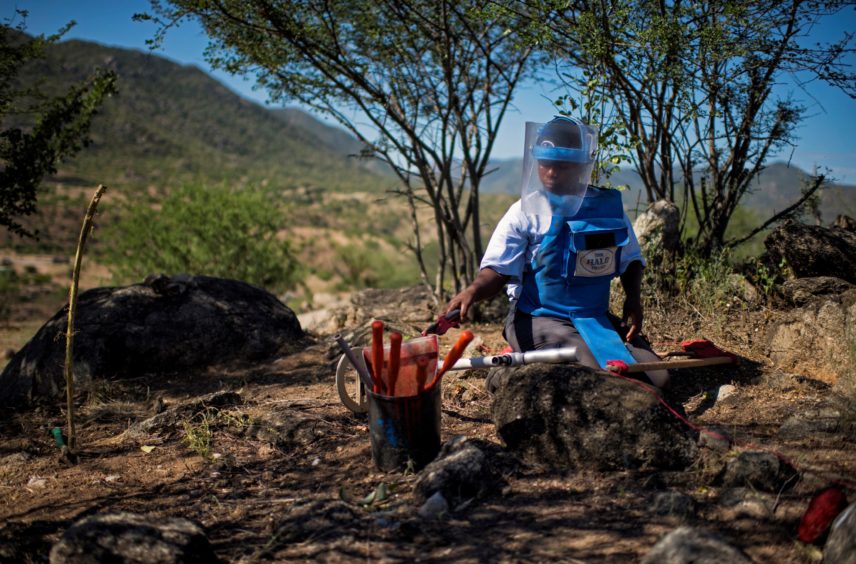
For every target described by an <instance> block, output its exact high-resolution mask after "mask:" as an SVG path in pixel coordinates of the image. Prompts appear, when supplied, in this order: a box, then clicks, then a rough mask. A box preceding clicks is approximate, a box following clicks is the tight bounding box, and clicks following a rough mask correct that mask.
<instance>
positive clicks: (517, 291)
mask: <svg viewBox="0 0 856 564" xmlns="http://www.w3.org/2000/svg"><path fill="white" fill-rule="evenodd" d="M596 152H597V130H596V129H595V128H593V127H591V126H588V125H586V124H584V123H582V122H581V121H579V120H576V119H573V118H568V117H556V118H554V119H553V120H552V121H550V122H548V123H546V124H537V123H532V122H527V124H526V152H525V154H524V162H523V182H522V190H521V195H520V200H518V201H517V202H515V203H514V204H513V205H512V206H511V208H509V210H508V211H507V212H506V214H505V216H504V217H503V218H502V219H501V220H500V222H499V224H498V225H497V227H496V230H495V231H494V233H493V236H492V237H491V239H490V243H488V246H487V250H486V252H485V255H484V258H483V259H482V262H481V267H480V270H479V273H478V275H477V276H476V279H475V281H474V282H473V283H472V284H471V285H470V286H468V287H467V288H466V289H464V290H463V291H462V292H461V293H459V294H458V295H457V296H455V297H454V298H452V300H451V301H450V302H449V303H448V304H447V305H446V308H445V310H444V313H445V312H449V311H452V310H454V309H460V310H461V317H462V318H463V317H465V316H466V314H467V310H468V309H469V308H470V306H471V305H472V304H473V303H475V302H477V301H479V300H483V299H486V298H490V297H493V296H494V295H496V294H497V293H499V292H500V291H501V290H502V288H503V286H506V285H507V292H508V296H509V298H510V301H511V308H510V312H509V315H508V318H507V319H506V323H505V329H504V331H503V335H504V336H505V338H506V340H507V341H508V343H509V344H510V345H511V347H512V348H513V349H514V350H515V351H517V352H526V351H531V350H539V349H550V348H558V347H568V346H575V347H577V358H578V361H579V362H580V363H581V364H583V365H586V366H589V367H592V368H606V363H607V361H609V360H620V361H623V362H626V363H627V364H632V363H635V362H649V361H654V360H659V359H658V357H657V356H656V355H655V354H654V353H653V352H652V351H651V350H650V348H648V346H647V343H645V341H644V339H642V338H641V335H640V333H641V330H642V319H643V313H642V303H641V298H640V287H641V283H642V269H643V268H644V267H645V260H644V258H643V257H642V253H641V251H640V249H639V243H638V242H637V240H636V235H635V233H634V232H633V227H632V226H631V224H630V220H629V219H628V218H627V215H626V214H625V213H624V208H623V206H622V203H621V193H620V192H618V191H617V190H609V189H603V188H598V187H595V186H590V185H589V180H590V178H591V173H592V168H593V167H594V161H595V154H596ZM616 276H619V277H620V279H621V285H622V287H623V288H624V293H625V301H624V311H623V315H622V318H621V319H619V318H617V317H615V316H614V315H612V314H610V313H609V288H610V282H611V280H612V279H613V278H614V277H616ZM628 325H629V328H628ZM647 377H648V379H649V380H650V381H651V382H652V383H654V384H655V385H657V386H663V385H665V383H666V381H667V380H668V372H667V371H665V370H658V371H650V372H648V373H647Z"/></svg>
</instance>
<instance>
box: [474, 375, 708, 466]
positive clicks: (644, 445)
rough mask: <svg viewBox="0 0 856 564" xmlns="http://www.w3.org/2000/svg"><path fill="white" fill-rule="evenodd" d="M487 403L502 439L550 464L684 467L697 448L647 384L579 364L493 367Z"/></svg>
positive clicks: (528, 457) (520, 452)
mask: <svg viewBox="0 0 856 564" xmlns="http://www.w3.org/2000/svg"><path fill="white" fill-rule="evenodd" d="M495 370H497V371H498V372H500V371H501V372H502V373H501V374H494V375H492V378H491V380H492V381H495V382H499V385H498V386H497V389H496V393H495V396H494V402H493V406H492V417H493V421H494V423H495V424H496V428H497V432H498V433H499V436H500V437H501V438H502V440H503V441H504V442H505V444H506V446H507V447H508V448H509V449H510V450H511V451H513V452H514V453H515V454H517V455H518V456H520V457H522V458H523V459H525V460H528V461H529V462H533V463H535V464H541V465H546V466H549V467H553V468H589V469H594V470H618V469H625V468H646V469H649V468H659V469H683V468H686V467H687V466H689V465H690V464H691V463H692V462H693V461H694V460H695V457H696V454H697V447H696V443H695V440H694V438H693V437H691V436H690V434H689V433H688V432H687V429H686V428H685V427H684V425H683V423H681V421H680V420H679V419H678V418H676V417H675V416H674V415H673V414H672V413H670V412H669V411H668V410H667V409H666V408H664V407H663V405H662V404H661V403H660V397H659V396H658V394H657V392H656V391H654V389H653V388H649V387H646V388H642V387H641V386H638V385H636V384H635V383H633V382H630V381H627V380H624V379H620V378H617V377H614V376H610V375H608V374H606V373H604V372H598V371H595V370H591V369H589V368H585V367H581V366H567V365H544V364H533V365H529V366H524V367H518V368H503V369H495Z"/></svg>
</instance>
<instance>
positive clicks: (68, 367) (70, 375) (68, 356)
mask: <svg viewBox="0 0 856 564" xmlns="http://www.w3.org/2000/svg"><path fill="white" fill-rule="evenodd" d="M106 189H107V187H106V186H104V185H103V184H99V185H98V189H97V190H95V195H94V196H92V201H90V202H89V208H88V209H87V210H86V217H84V218H83V227H81V228H80V238H79V239H78V240H77V251H76V252H75V255H74V268H73V269H72V271H71V289H69V292H68V329H67V331H66V333H65V397H66V411H67V412H66V421H67V426H68V449H69V451H70V452H74V449H75V447H76V443H77V436H76V433H75V430H74V369H73V368H74V361H73V359H72V356H73V353H74V313H75V310H76V309H77V287H78V283H79V281H80V265H81V263H82V262H83V248H84V246H86V238H87V237H88V236H89V231H90V230H91V229H92V218H93V217H94V216H95V210H96V209H97V208H98V202H99V201H100V200H101V195H102V194H104V191H105V190H106Z"/></svg>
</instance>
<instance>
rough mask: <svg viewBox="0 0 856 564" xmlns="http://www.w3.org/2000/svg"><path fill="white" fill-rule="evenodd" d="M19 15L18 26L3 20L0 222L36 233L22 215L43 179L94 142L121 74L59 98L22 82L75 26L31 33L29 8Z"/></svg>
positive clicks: (106, 74)
mask: <svg viewBox="0 0 856 564" xmlns="http://www.w3.org/2000/svg"><path fill="white" fill-rule="evenodd" d="M17 14H18V16H17V17H18V19H19V22H20V23H18V24H17V25H14V22H13V21H12V20H7V21H4V22H2V23H0V124H2V129H0V226H2V227H5V228H6V229H8V230H9V231H11V232H12V233H16V234H18V235H21V236H30V237H32V236H34V235H35V234H34V233H32V232H30V231H29V230H27V229H26V228H25V227H24V226H23V225H22V224H21V223H20V221H19V220H20V218H21V217H24V216H28V215H31V214H32V213H34V212H35V211H36V203H37V193H38V188H39V185H40V184H41V182H42V179H43V178H44V177H45V176H46V175H48V174H53V173H55V172H56V166H57V164H58V163H60V162H61V161H62V160H63V159H67V158H69V157H71V156H73V155H74V154H76V153H77V152H78V151H80V149H82V148H83V147H84V146H85V145H86V144H87V143H88V142H89V140H88V133H89V127H90V125H91V123H92V118H93V117H94V115H95V113H96V111H97V109H98V107H99V106H100V105H101V103H102V102H103V101H104V99H105V98H106V97H107V96H109V95H110V94H113V93H115V91H116V75H115V74H114V73H113V72H111V71H99V72H97V73H96V74H94V75H93V76H92V77H91V78H89V79H87V80H84V81H82V82H80V83H79V84H75V85H73V86H71V87H70V88H69V89H68V90H67V91H66V93H65V94H63V95H61V96H56V97H48V96H45V95H44V94H43V93H41V92H40V91H39V90H38V87H37V86H25V85H21V84H19V81H18V80H17V77H18V74H19V73H20V71H21V69H22V68H23V67H24V66H25V65H26V64H27V63H28V62H30V61H32V60H35V59H39V58H42V57H44V55H45V49H46V48H47V47H48V46H49V45H50V44H52V43H55V42H56V41H58V40H59V39H60V37H61V36H62V35H63V34H64V33H65V32H66V31H67V30H68V29H69V28H70V27H71V25H73V24H69V25H68V26H66V27H65V28H63V29H62V30H60V31H59V32H58V33H57V34H54V35H50V36H48V37H45V36H43V35H40V36H37V37H29V36H27V35H25V33H24V30H25V18H26V12H25V11H20V10H19V11H18V12H17Z"/></svg>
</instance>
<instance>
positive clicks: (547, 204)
mask: <svg viewBox="0 0 856 564" xmlns="http://www.w3.org/2000/svg"><path fill="white" fill-rule="evenodd" d="M596 153H597V129H596V128H594V127H592V126H589V125H586V124H585V123H583V122H581V121H579V120H577V119H574V118H570V117H564V116H556V117H555V118H553V119H552V120H551V121H549V122H547V123H534V122H526V148H525V153H524V156H523V182H522V186H521V191H520V198H521V202H522V206H523V212H524V213H526V214H532V215H544V216H557V215H560V216H572V215H574V214H575V213H576V212H577V211H578V210H579V209H580V206H581V205H582V201H583V197H584V196H585V193H586V189H587V188H588V185H589V181H590V179H591V173H592V169H593V168H594V161H595V154H596Z"/></svg>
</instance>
